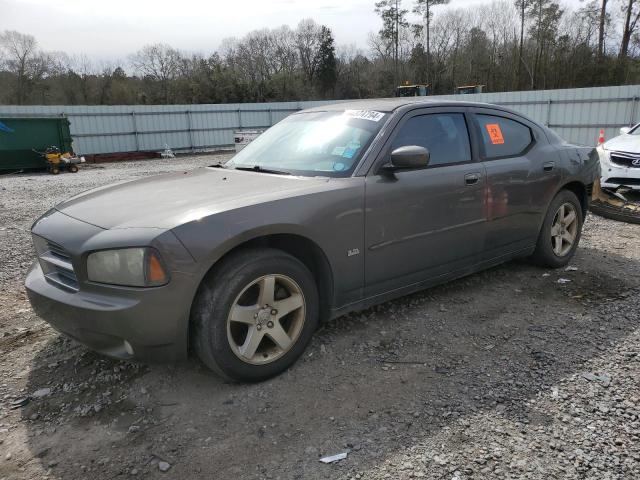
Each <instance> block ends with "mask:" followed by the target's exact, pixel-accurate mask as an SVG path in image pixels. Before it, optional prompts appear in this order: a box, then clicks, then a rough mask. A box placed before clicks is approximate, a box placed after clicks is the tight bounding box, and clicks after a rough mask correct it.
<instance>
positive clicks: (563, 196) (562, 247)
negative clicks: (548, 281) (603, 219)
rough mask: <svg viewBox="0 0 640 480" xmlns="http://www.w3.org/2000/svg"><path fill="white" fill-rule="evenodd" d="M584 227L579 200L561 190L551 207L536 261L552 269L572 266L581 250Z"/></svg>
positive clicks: (542, 230)
mask: <svg viewBox="0 0 640 480" xmlns="http://www.w3.org/2000/svg"><path fill="white" fill-rule="evenodd" d="M582 224H583V217H582V205H581V204H580V201H579V200H578V197H576V195H575V193H573V192H571V191H569V190H562V191H560V192H559V193H558V194H557V195H556V197H555V198H554V199H553V200H552V202H551V204H550V205H549V209H548V210H547V215H546V216H545V219H544V223H543V224H542V228H541V229H540V235H539V237H538V243H537V245H536V249H535V251H534V253H533V256H532V259H533V260H534V261H535V262H536V263H537V264H539V265H541V266H545V267H552V268H558V267H562V266H564V265H566V264H567V263H569V261H570V260H571V258H572V257H573V255H574V253H575V251H576V249H577V248H578V243H579V242H580V235H581V233H582Z"/></svg>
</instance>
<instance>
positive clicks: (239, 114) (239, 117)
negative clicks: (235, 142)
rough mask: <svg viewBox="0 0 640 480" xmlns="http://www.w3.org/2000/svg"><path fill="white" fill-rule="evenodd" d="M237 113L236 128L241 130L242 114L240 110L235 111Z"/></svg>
mask: <svg viewBox="0 0 640 480" xmlns="http://www.w3.org/2000/svg"><path fill="white" fill-rule="evenodd" d="M236 111H237V112H238V128H242V112H241V111H240V109H238V110H236Z"/></svg>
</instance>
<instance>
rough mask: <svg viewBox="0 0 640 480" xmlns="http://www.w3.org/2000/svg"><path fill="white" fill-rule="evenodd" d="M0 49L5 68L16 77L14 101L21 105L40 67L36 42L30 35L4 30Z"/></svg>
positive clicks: (0, 35)
mask: <svg viewBox="0 0 640 480" xmlns="http://www.w3.org/2000/svg"><path fill="white" fill-rule="evenodd" d="M0 50H1V51H2V57H3V58H4V64H5V66H6V68H7V70H9V71H10V72H12V73H13V74H14V75H15V77H16V95H15V100H16V103H17V104H18V105H22V104H24V103H25V101H26V99H27V95H28V90H29V83H30V82H32V81H33V80H34V78H35V76H37V74H38V72H39V71H40V69H41V64H40V62H38V56H39V52H38V42H37V41H36V39H35V37H33V36H32V35H26V34H24V33H20V32H16V31H15V30H5V31H4V32H3V33H2V34H0Z"/></svg>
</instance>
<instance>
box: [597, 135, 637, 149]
mask: <svg viewBox="0 0 640 480" xmlns="http://www.w3.org/2000/svg"><path fill="white" fill-rule="evenodd" d="M603 146H604V148H606V149H607V150H617V151H620V152H629V153H640V135H619V136H617V137H614V138H612V139H611V140H609V141H608V142H605V143H604V145H603Z"/></svg>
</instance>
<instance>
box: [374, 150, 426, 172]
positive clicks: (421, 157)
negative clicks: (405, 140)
mask: <svg viewBox="0 0 640 480" xmlns="http://www.w3.org/2000/svg"><path fill="white" fill-rule="evenodd" d="M427 165H429V150H427V149H426V148H424V147H419V146H418V145H407V146H404V147H398V148H396V149H395V150H394V151H392V152H391V161H390V162H389V163H387V164H385V165H383V166H382V169H383V170H384V171H386V172H394V171H396V170H417V169H419V168H425V167H427Z"/></svg>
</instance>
